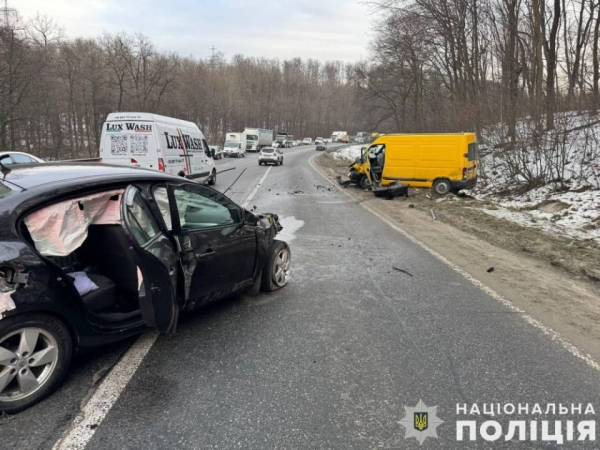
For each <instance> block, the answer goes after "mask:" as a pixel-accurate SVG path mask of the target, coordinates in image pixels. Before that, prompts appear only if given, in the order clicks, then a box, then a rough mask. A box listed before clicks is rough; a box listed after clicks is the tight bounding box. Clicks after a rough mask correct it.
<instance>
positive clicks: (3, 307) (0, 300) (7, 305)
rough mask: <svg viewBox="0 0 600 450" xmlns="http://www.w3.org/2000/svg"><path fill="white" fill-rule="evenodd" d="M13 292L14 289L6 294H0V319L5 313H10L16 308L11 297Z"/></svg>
mask: <svg viewBox="0 0 600 450" xmlns="http://www.w3.org/2000/svg"><path fill="white" fill-rule="evenodd" d="M14 292H15V290H14V289H13V290H12V291H8V292H0V319H2V318H4V313H5V312H7V311H12V310H13V309H15V308H16V306H15V302H14V301H13V299H12V297H11V295H12V294H13V293H14Z"/></svg>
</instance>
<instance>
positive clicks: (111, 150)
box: [100, 112, 217, 185]
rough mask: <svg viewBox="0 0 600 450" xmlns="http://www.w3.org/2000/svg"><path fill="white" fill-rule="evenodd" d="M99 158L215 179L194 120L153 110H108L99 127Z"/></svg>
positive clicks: (104, 160) (199, 177) (205, 148)
mask: <svg viewBox="0 0 600 450" xmlns="http://www.w3.org/2000/svg"><path fill="white" fill-rule="evenodd" d="M100 158H101V159H102V162H105V163H108V164H119V165H122V166H137V167H144V168H146V169H153V170H159V171H161V172H165V173H168V174H171V175H178V176H181V177H185V178H189V179H194V180H197V181H198V182H207V183H208V184H210V185H214V184H215V183H216V181H217V170H216V169H215V162H214V161H213V159H212V158H211V157H210V150H209V148H208V144H207V143H206V139H204V135H203V134H202V131H200V129H199V128H198V127H197V126H196V124H195V123H192V122H186V121H185V120H178V119H173V118H171V117H164V116H159V115H157V114H149V113H134V112H132V113H111V114H109V115H108V117H107V118H106V122H105V123H104V126H103V127H102V137H101V140H100Z"/></svg>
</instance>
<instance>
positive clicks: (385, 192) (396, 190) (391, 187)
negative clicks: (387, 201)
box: [371, 181, 408, 198]
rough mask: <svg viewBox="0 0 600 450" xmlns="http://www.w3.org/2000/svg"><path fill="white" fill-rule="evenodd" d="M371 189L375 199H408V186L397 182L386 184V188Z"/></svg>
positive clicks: (375, 187)
mask: <svg viewBox="0 0 600 450" xmlns="http://www.w3.org/2000/svg"><path fill="white" fill-rule="evenodd" d="M371 189H372V190H373V194H375V197H385V198H393V197H402V196H405V197H408V186H407V185H406V184H402V183H400V182H398V181H394V182H393V183H392V184H388V185H387V186H373V187H372V188H371Z"/></svg>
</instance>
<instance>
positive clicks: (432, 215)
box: [429, 209, 437, 220]
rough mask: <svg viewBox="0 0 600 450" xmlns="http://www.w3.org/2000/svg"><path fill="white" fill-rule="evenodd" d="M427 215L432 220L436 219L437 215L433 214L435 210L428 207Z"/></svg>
mask: <svg viewBox="0 0 600 450" xmlns="http://www.w3.org/2000/svg"><path fill="white" fill-rule="evenodd" d="M429 215H430V216H431V218H432V219H433V220H437V217H436V216H435V212H434V211H433V209H430V210H429Z"/></svg>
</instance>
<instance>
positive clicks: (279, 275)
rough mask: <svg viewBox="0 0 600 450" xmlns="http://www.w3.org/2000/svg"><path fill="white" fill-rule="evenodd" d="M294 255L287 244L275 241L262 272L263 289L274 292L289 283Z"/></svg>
mask: <svg viewBox="0 0 600 450" xmlns="http://www.w3.org/2000/svg"><path fill="white" fill-rule="evenodd" d="M291 263H292V253H291V252H290V247H289V245H287V243H286V242H283V241H280V240H277V239H275V240H274V241H273V244H272V245H271V251H270V253H269V259H268V261H267V264H265V267H264V268H263V271H262V280H261V285H260V287H261V289H262V290H263V291H266V292H273V291H276V290H277V289H281V288H282V287H283V286H285V285H286V284H287V282H288V279H289V276H290V266H291Z"/></svg>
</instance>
